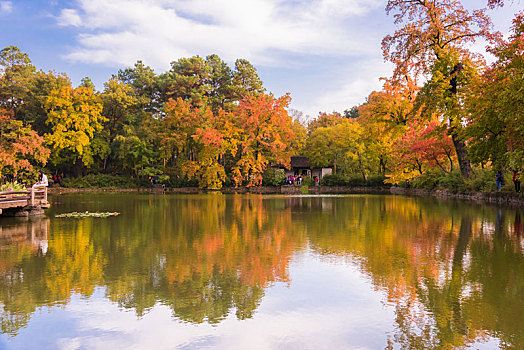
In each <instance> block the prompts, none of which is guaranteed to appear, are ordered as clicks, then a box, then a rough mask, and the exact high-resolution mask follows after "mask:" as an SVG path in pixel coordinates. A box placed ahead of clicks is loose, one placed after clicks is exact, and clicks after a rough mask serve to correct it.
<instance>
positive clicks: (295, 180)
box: [284, 175, 302, 185]
mask: <svg viewBox="0 0 524 350" xmlns="http://www.w3.org/2000/svg"><path fill="white" fill-rule="evenodd" d="M284 184H285V185H294V184H297V185H301V184H302V175H297V176H293V175H289V176H288V177H287V178H286V180H285V181H284Z"/></svg>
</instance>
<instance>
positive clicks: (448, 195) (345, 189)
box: [48, 185, 524, 206]
mask: <svg viewBox="0 0 524 350" xmlns="http://www.w3.org/2000/svg"><path fill="white" fill-rule="evenodd" d="M307 190H308V191H307V193H303V192H302V191H304V189H302V190H301V187H298V186H290V185H287V186H280V187H278V186H277V187H271V186H261V187H249V188H248V187H238V188H232V187H227V188H222V189H221V190H217V191H213V190H202V189H200V188H198V187H181V188H165V189H164V188H126V189H113V188H67V187H50V188H48V193H49V194H53V195H55V194H59V195H60V194H67V193H82V192H149V193H183V194H197V193H206V192H222V193H226V194H233V193H240V194H242V193H256V194H294V195H296V194H298V195H300V194H393V195H404V196H414V197H434V198H438V199H459V200H465V201H471V202H478V203H490V204H502V205H511V206H524V194H522V193H516V192H470V193H453V192H450V191H448V190H424V189H415V188H401V187H349V186H316V187H311V188H308V189H307ZM304 192H305V191H304Z"/></svg>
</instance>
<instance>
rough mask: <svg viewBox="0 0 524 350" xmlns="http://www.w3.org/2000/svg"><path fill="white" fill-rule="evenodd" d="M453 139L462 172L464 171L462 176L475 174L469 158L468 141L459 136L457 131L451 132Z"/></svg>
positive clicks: (466, 176) (467, 176)
mask: <svg viewBox="0 0 524 350" xmlns="http://www.w3.org/2000/svg"><path fill="white" fill-rule="evenodd" d="M451 139H452V140H453V145H454V146H455V151H456V152H457V160H458V163H459V168H460V172H461V173H462V176H464V177H465V178H469V177H470V176H471V175H472V174H473V169H471V163H470V161H469V158H468V150H467V148H466V143H465V142H464V141H463V140H461V139H460V138H459V136H458V135H457V133H456V132H452V133H451Z"/></svg>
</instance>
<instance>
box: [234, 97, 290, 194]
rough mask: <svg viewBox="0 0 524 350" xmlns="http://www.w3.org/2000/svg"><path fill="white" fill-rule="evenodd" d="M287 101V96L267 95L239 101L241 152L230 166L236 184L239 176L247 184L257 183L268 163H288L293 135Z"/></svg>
mask: <svg viewBox="0 0 524 350" xmlns="http://www.w3.org/2000/svg"><path fill="white" fill-rule="evenodd" d="M289 102H290V97H289V95H284V96H282V97H280V98H278V99H275V98H274V97H273V96H271V95H266V94H260V95H257V96H249V97H247V98H246V99H244V100H243V101H241V102H240V105H239V107H238V110H237V111H236V113H235V114H236V116H237V118H238V123H239V126H240V129H241V130H242V132H241V134H240V140H241V141H240V144H241V155H240V159H239V160H238V161H237V163H236V165H235V167H234V168H233V171H234V173H235V174H236V176H235V177H236V179H235V180H236V183H237V184H238V183H239V181H240V180H241V179H242V180H246V181H247V184H248V186H257V185H260V184H261V182H262V173H263V172H264V170H265V169H266V167H267V165H268V164H269V163H270V162H274V163H281V164H284V165H285V164H289V161H290V157H291V153H292V149H291V148H290V147H289V145H290V141H291V140H292V139H293V138H294V132H293V126H292V119H291V117H290V116H289V115H288V113H287V111H286V109H285V108H286V107H287V106H288V104H289Z"/></svg>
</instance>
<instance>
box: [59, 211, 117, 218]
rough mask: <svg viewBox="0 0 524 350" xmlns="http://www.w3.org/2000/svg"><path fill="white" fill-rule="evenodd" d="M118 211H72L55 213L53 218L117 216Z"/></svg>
mask: <svg viewBox="0 0 524 350" xmlns="http://www.w3.org/2000/svg"><path fill="white" fill-rule="evenodd" d="M119 214H120V213H117V212H114V213H111V212H103V213H99V212H96V213H90V212H88V211H84V212H76V211H74V212H72V213H64V214H58V215H55V218H107V217H109V216H117V215H119Z"/></svg>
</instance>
